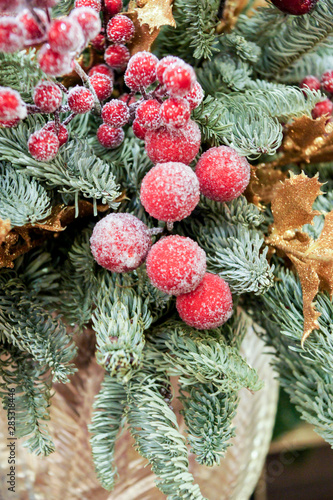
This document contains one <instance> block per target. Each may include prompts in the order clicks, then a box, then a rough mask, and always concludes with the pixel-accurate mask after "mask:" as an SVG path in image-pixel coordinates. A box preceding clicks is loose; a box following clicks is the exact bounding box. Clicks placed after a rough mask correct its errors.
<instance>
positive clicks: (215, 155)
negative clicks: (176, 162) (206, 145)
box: [195, 146, 251, 202]
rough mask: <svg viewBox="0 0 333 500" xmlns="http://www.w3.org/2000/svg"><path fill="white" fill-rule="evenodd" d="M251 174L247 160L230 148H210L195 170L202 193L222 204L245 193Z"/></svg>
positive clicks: (202, 156)
mask: <svg viewBox="0 0 333 500" xmlns="http://www.w3.org/2000/svg"><path fill="white" fill-rule="evenodd" d="M250 172H251V169H250V165H249V163H248V161H247V159H246V158H245V157H243V156H239V154H238V153H237V151H235V150H234V149H232V148H229V147H228V146H219V147H218V148H210V149H209V150H208V151H206V153H204V154H203V155H201V157H200V159H199V161H198V163H197V166H196V168H195V173H196V174H197V176H198V179H199V183H200V191H201V193H202V194H203V195H204V196H207V198H209V199H211V200H215V201H221V202H223V201H231V200H234V199H235V198H238V196H240V195H241V194H242V193H243V192H244V191H245V189H246V186H247V185H248V183H249V182H250Z"/></svg>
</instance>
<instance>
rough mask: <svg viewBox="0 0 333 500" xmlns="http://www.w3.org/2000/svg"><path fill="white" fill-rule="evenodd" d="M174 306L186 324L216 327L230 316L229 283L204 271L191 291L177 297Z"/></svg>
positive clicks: (199, 327)
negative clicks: (198, 282) (202, 276)
mask: <svg viewBox="0 0 333 500" xmlns="http://www.w3.org/2000/svg"><path fill="white" fill-rule="evenodd" d="M176 307H177V311H178V314H179V316H180V317H181V319H182V320H183V321H184V322H185V323H186V324H187V325H189V326H192V327H194V328H197V329H198V330H209V329H210V328H217V327H218V326H221V325H223V324H224V323H225V322H226V321H228V319H229V318H231V316H232V295H231V292H230V288H229V285H228V283H226V282H225V281H224V280H223V279H222V278H220V276H218V275H217V274H211V273H206V274H205V276H204V278H203V280H202V281H201V283H200V285H199V286H198V287H197V288H196V289H195V290H194V291H193V292H190V293H185V294H184V295H179V297H177V300H176Z"/></svg>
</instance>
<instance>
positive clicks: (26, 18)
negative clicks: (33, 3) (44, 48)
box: [17, 9, 47, 43]
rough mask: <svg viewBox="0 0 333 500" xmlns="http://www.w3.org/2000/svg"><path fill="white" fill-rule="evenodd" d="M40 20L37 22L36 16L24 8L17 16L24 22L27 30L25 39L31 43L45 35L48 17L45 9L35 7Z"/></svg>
mask: <svg viewBox="0 0 333 500" xmlns="http://www.w3.org/2000/svg"><path fill="white" fill-rule="evenodd" d="M35 12H36V14H37V15H38V18H39V19H40V22H37V20H36V18H35V17H34V16H33V15H32V14H31V12H30V10H28V9H24V10H23V11H22V12H20V14H19V15H18V16H17V19H18V20H19V21H20V22H21V23H22V24H23V26H24V30H25V40H26V42H28V43H30V42H32V41H34V40H38V39H39V38H42V37H43V36H44V31H45V26H46V23H47V17H46V14H45V12H44V11H43V10H41V9H35Z"/></svg>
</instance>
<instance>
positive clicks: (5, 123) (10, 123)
mask: <svg viewBox="0 0 333 500" xmlns="http://www.w3.org/2000/svg"><path fill="white" fill-rule="evenodd" d="M20 121H21V120H20V119H19V118H15V119H14V120H0V127H2V128H13V127H16V125H18V124H19V123H20Z"/></svg>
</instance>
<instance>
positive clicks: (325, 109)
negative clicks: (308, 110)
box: [312, 99, 333, 119]
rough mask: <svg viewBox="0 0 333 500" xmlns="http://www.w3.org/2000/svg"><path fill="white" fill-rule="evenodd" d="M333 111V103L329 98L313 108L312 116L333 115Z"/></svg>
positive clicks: (314, 117)
mask: <svg viewBox="0 0 333 500" xmlns="http://www.w3.org/2000/svg"><path fill="white" fill-rule="evenodd" d="M332 112H333V103H332V101H330V100H329V99H324V100H323V101H320V102H317V104H316V105H315V107H314V108H313V110H312V118H313V119H316V118H319V117H320V116H324V115H331V114H332Z"/></svg>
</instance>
